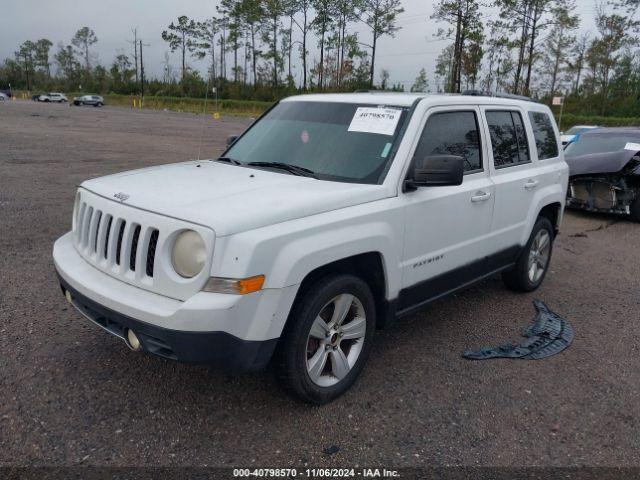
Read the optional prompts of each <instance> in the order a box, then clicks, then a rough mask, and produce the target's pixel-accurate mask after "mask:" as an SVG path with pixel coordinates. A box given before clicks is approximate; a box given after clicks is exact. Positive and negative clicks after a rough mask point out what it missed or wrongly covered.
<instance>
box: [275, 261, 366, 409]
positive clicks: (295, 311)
mask: <svg viewBox="0 0 640 480" xmlns="http://www.w3.org/2000/svg"><path fill="white" fill-rule="evenodd" d="M375 325H376V309H375V302H374V299H373V294H372V293H371V289H370V288H369V286H368V285H367V283H365V282H364V281H363V280H362V279H360V278H358V277H355V276H353V275H344V274H340V275H331V276H327V277H324V278H321V279H319V280H317V281H316V282H314V283H313V284H311V285H310V286H309V287H308V288H306V289H305V290H304V291H303V292H302V293H301V296H300V297H299V298H297V299H296V302H295V304H294V307H293V308H292V310H291V313H290V314H289V319H288V320H287V325H286V326H285V331H284V332H283V336H282V338H281V340H280V343H279V345H278V351H277V353H276V373H277V377H278V380H279V382H280V384H281V385H282V386H283V388H284V389H285V390H286V391H287V392H288V393H290V394H292V395H293V396H295V397H297V398H299V399H301V400H304V401H306V402H309V403H313V404H316V405H321V404H325V403H328V402H331V401H332V400H334V399H336V398H337V397H339V396H340V395H342V394H343V393H344V392H345V391H347V390H348V389H349V387H351V385H352V384H353V383H354V382H355V381H356V379H357V377H358V376H359V375H360V372H361V371H362V369H363V368H364V364H365V363H366V361H367V358H368V356H369V353H370V351H371V344H372V341H373V334H374V330H375Z"/></svg>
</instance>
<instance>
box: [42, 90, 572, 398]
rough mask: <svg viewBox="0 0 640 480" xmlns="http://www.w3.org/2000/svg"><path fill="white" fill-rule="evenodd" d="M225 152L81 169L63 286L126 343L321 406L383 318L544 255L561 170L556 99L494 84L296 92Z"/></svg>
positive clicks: (530, 282)
mask: <svg viewBox="0 0 640 480" xmlns="http://www.w3.org/2000/svg"><path fill="white" fill-rule="evenodd" d="M228 143H229V147H228V148H227V150H226V151H225V152H224V154H223V155H222V156H221V157H220V158H218V159H216V160H207V161H190V162H186V163H178V164H174V165H162V166H158V167H154V168H146V169H142V170H136V171H131V172H125V173H121V174H117V175H110V176H107V177H103V178H98V179H94V180H89V181H86V182H84V183H82V184H81V185H80V187H79V189H78V192H77V194H76V201H75V206H74V210H73V230H72V231H71V232H69V233H68V234H66V235H64V236H63V237H61V238H60V239H58V240H57V241H56V243H55V245H54V248H53V257H54V260H55V266H56V269H57V271H58V274H59V277H60V283H61V286H62V290H63V293H64V294H65V296H66V297H67V300H69V301H70V302H71V303H72V304H73V305H74V306H75V307H76V308H77V309H78V310H79V311H80V312H81V313H82V314H83V315H85V316H86V317H87V318H88V319H89V320H91V321H92V322H94V323H96V324H98V325H99V326H101V327H102V328H104V329H105V330H107V331H108V332H110V333H112V334H113V335H116V336H118V337H120V338H122V339H123V340H124V341H125V342H126V343H127V345H128V346H129V347H130V348H132V349H133V350H142V351H146V352H149V353H153V354H156V355H159V356H161V357H165V358H171V359H175V360H181V361H188V362H211V363H217V364H221V365H222V366H223V367H224V368H227V369H233V370H255V369H261V368H263V367H265V366H266V365H267V364H268V363H269V362H270V361H272V362H273V363H274V365H275V367H276V370H277V373H278V377H279V379H280V380H281V381H282V384H283V385H284V387H285V388H286V389H287V390H288V391H290V392H292V393H293V394H295V395H297V396H298V397H300V398H302V399H304V400H306V401H309V402H312V403H325V402H328V401H330V400H332V399H334V398H335V397H337V396H338V395H340V394H341V393H343V392H344V391H345V390H347V389H348V388H349V387H350V386H351V385H352V384H353V382H354V380H355V379H356V377H357V376H358V375H359V374H360V372H361V371H362V369H363V367H364V364H365V362H366V360H367V357H368V355H369V352H370V350H371V343H372V339H373V335H374V332H375V330H376V328H382V327H384V326H385V325H386V324H388V323H389V322H390V321H391V320H392V319H394V318H395V317H398V316H402V315H406V314H408V313H410V312H412V311H414V310H415V309H417V308H419V307H421V306H423V305H425V304H427V303H428V302H430V301H432V300H434V299H437V298H440V297H442V296H444V295H447V294H450V293H452V292H455V291H458V290H460V289H462V288H465V287H467V286H469V285H471V284H472V283H474V282H476V281H478V280H481V279H484V278H486V277H488V276H490V275H494V274H497V273H499V272H501V273H502V277H503V279H504V281H505V283H506V285H507V286H508V287H509V288H511V289H514V290H521V291H531V290H534V289H536V288H537V287H538V286H539V285H540V284H541V282H542V281H543V279H544V276H545V273H546V272H547V270H548V268H549V261H550V258H551V249H552V243H553V239H554V236H555V235H556V233H557V231H558V227H559V225H560V222H561V218H562V212H563V207H564V201H565V196H566V189H567V175H568V168H567V165H566V164H565V162H564V158H563V154H562V149H561V148H559V145H560V141H559V132H558V129H557V127H556V124H555V122H554V120H553V116H552V115H551V112H550V110H549V108H547V107H546V106H544V105H541V104H538V103H535V102H533V101H527V100H523V99H515V98H505V97H498V96H465V95H422V94H389V93H353V94H326V95H302V96H296V97H291V98H287V99H285V100H283V101H280V102H279V103H277V104H276V105H274V106H273V107H272V108H271V109H270V110H269V111H268V112H266V113H265V114H264V115H263V116H262V117H261V118H260V119H258V120H257V121H256V122H255V123H254V124H253V125H251V127H250V128H248V129H247V130H246V131H245V132H244V133H243V134H242V135H241V136H240V137H238V138H235V137H231V138H230V140H229V142H228Z"/></svg>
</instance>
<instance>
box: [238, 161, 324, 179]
mask: <svg viewBox="0 0 640 480" xmlns="http://www.w3.org/2000/svg"><path fill="white" fill-rule="evenodd" d="M247 165H249V166H250V167H269V168H279V169H280V170H286V171H287V172H291V173H293V174H295V175H300V176H302V177H311V178H316V179H317V178H318V175H317V174H316V172H314V171H313V170H309V169H308V168H305V167H299V166H297V165H291V164H289V163H283V162H249V163H247Z"/></svg>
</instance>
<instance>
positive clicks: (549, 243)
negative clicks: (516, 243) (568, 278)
mask: <svg viewBox="0 0 640 480" xmlns="http://www.w3.org/2000/svg"><path fill="white" fill-rule="evenodd" d="M553 236H554V230H553V225H552V224H551V222H550V221H549V219H548V218H545V217H538V220H537V221H536V223H535V225H534V226H533V230H532V231H531V235H530V236H529V240H528V241H527V244H526V245H525V247H524V248H523V249H522V252H521V253H520V256H519V257H518V260H517V261H516V264H515V266H514V267H513V268H512V269H510V270H507V271H506V272H504V273H503V274H502V281H503V282H504V284H505V285H506V286H507V288H509V289H510V290H514V291H517V292H532V291H534V290H536V289H537V288H538V287H539V286H540V285H541V284H542V281H543V280H544V277H545V276H546V275H547V271H548V270H549V264H550V263H551V254H552V252H553Z"/></svg>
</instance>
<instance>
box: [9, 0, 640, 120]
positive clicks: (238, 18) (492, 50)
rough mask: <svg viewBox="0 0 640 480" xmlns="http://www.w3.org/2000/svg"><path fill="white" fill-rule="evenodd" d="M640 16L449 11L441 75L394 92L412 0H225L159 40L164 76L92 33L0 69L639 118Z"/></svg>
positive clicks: (516, 0) (108, 81)
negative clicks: (370, 93)
mask: <svg viewBox="0 0 640 480" xmlns="http://www.w3.org/2000/svg"><path fill="white" fill-rule="evenodd" d="M639 6H640V0H604V1H602V2H601V3H597V4H595V5H594V7H593V8H594V9H595V10H594V11H595V25H593V26H590V25H581V21H582V18H581V11H582V10H583V9H584V7H585V4H584V3H581V4H580V5H577V4H576V0H492V2H491V3H490V4H489V5H486V4H485V3H482V0H439V1H438V2H437V3H436V4H435V6H434V12H433V14H432V15H431V16H430V17H429V18H425V19H424V20H425V27H428V29H429V30H430V36H432V37H433V40H436V41H441V42H442V44H444V45H445V46H444V48H443V49H442V51H441V53H440V54H439V55H438V58H437V61H436V65H435V70H434V74H433V78H429V76H428V75H427V69H426V67H423V68H421V69H420V70H419V72H417V76H416V78H415V81H413V84H412V85H410V86H409V85H405V84H397V85H393V84H390V72H388V71H387V70H385V69H379V68H378V67H377V53H378V51H377V50H378V46H379V41H380V39H381V38H384V37H394V36H395V35H396V33H397V32H398V30H400V28H401V27H402V13H403V12H404V9H403V6H402V3H401V0H220V2H219V5H218V6H217V7H216V14H215V15H214V16H212V17H211V18H207V19H194V18H189V17H187V16H184V15H183V16H179V17H177V18H176V19H174V20H173V21H171V22H170V23H169V24H168V25H167V27H166V28H165V29H163V30H162V31H161V32H160V34H159V35H158V36H157V37H156V38H154V39H152V40H150V41H153V42H158V41H161V42H163V43H164V44H165V45H166V48H167V51H166V52H165V55H164V61H163V62H162V70H161V71H162V74H161V76H160V77H158V78H157V77H154V78H145V77H144V73H143V72H144V68H145V67H146V63H144V62H145V58H144V56H143V46H144V45H147V44H146V43H144V42H142V41H141V40H140V39H139V37H138V32H137V31H136V30H132V36H133V38H132V39H130V40H129V43H130V44H131V46H132V48H131V50H132V51H129V52H128V53H125V50H124V49H122V50H119V51H118V52H117V53H116V56H115V59H114V61H113V62H112V64H111V66H110V67H109V68H108V69H107V68H105V67H104V66H102V65H101V64H99V63H98V62H97V61H96V60H95V55H94V49H95V44H96V43H97V42H98V38H97V36H96V34H95V32H94V31H93V30H92V29H90V28H88V27H83V28H81V29H79V30H78V31H77V32H76V34H75V35H74V36H73V38H72V39H71V42H70V43H69V44H64V43H60V44H58V45H57V49H56V51H55V53H52V48H53V43H52V42H51V41H50V40H48V39H40V40H35V41H32V40H27V41H25V42H24V43H22V44H21V45H20V46H19V48H18V50H17V51H16V52H15V55H14V57H13V58H7V59H5V61H4V63H3V65H2V66H0V88H2V87H5V88H6V86H7V84H9V83H11V84H12V85H13V86H14V88H26V89H28V90H34V89H53V88H54V87H56V88H57V89H60V90H67V91H68V90H71V91H76V90H85V91H94V92H114V93H123V94H137V93H139V92H140V90H141V89H142V88H143V87H144V90H145V91H146V93H148V94H152V95H172V96H181V95H182V96H196V97H198V96H204V95H205V94H206V93H207V91H209V88H210V87H211V86H215V87H216V88H217V90H218V94H219V95H220V96H221V97H223V98H239V99H257V100H273V99H277V98H280V97H282V96H285V95H289V94H292V93H295V92H300V91H353V90H355V89H364V88H369V89H371V88H380V89H387V90H388V89H394V90H404V89H405V88H406V87H408V89H410V90H412V91H434V92H436V91H437V92H462V91H465V90H483V91H496V92H508V93H514V94H521V95H528V96H533V97H536V98H540V99H543V100H547V101H548V100H549V99H550V98H551V97H553V96H558V95H562V96H566V97H567V98H568V100H569V103H568V106H569V107H570V108H572V110H573V111H574V113H580V114H600V115H605V114H609V115H619V116H638V115H640V50H639V48H638V47H639V40H640V20H638V9H639ZM486 7H490V8H486ZM581 27H582V28H581ZM170 53H173V54H174V55H176V56H177V58H178V59H179V63H178V66H177V68H176V67H174V65H173V64H172V62H171V59H172V57H171V55H170ZM174 58H175V57H174ZM53 65H55V66H56V69H55V72H54V71H53V69H52V66H53ZM198 65H206V73H205V74H204V75H203V74H201V73H200V70H199V69H198V68H195V66H198ZM156 70H157V69H156Z"/></svg>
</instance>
